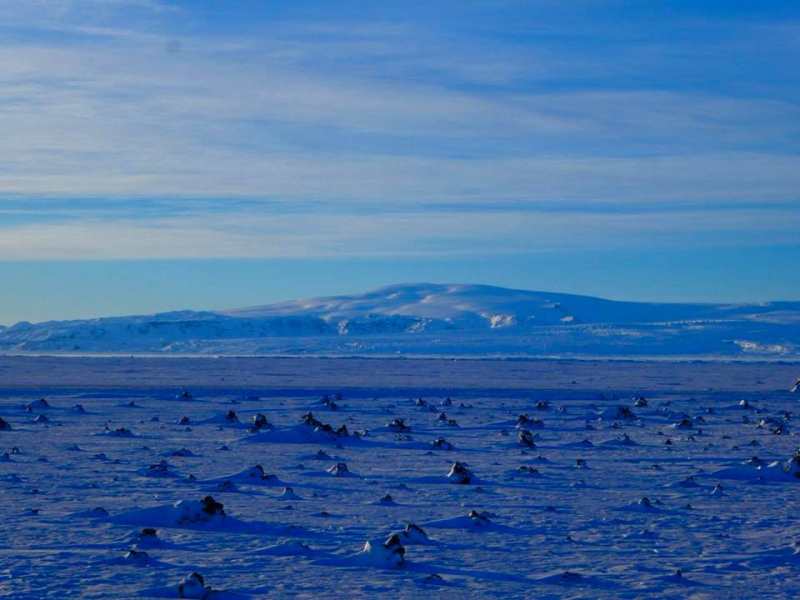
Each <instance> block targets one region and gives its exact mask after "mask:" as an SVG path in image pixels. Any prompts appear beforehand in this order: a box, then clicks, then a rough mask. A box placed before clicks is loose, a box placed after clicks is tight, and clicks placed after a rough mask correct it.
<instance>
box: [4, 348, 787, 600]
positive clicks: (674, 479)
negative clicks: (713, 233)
mask: <svg viewBox="0 0 800 600" xmlns="http://www.w3.org/2000/svg"><path fill="white" fill-rule="evenodd" d="M798 368H799V365H798V364H796V363H794V364H792V363H777V362H772V363H769V362H761V363H742V362H706V363H698V362H671V361H660V362H645V361H638V362H634V361H631V362H622V361H530V360H520V361H496V360H471V361H455V362H454V361H450V360H429V359H418V360H406V359H394V360H391V359H313V358H297V359H296V358H288V359H287V358H266V359H263V358H259V359H245V358H187V359H179V358H173V359H165V358H82V357H73V358H70V357H61V358H53V357H5V358H3V357H0V374H2V377H3V379H2V382H3V383H2V386H0V417H2V419H3V422H4V423H6V424H7V427H4V428H2V429H0V453H8V454H7V456H6V459H5V460H2V461H0V507H2V509H3V512H4V514H3V527H1V528H0V597H3V598H15V599H29V598H37V599H38V598H59V599H61V598H88V599H97V600H99V599H108V598H179V597H195V598H206V599H209V600H210V599H211V598H230V599H234V598H235V599H245V598H272V597H275V598H309V597H326V598H375V597H391V598H397V599H398V600H401V599H406V598H408V599H415V600H416V599H418V598H420V597H423V598H424V597H437V598H438V597H444V598H450V597H458V598H462V599H468V598H528V597H531V598H532V597H535V598H550V599H556V598H593V599H598V600H605V599H616V598H654V599H656V598H664V599H666V598H670V599H671V598H685V597H691V598H698V599H705V598H709V599H710V598H721V597H722V598H727V597H729V598H765V599H771V598H776V599H777V598H796V597H798V596H800V578H799V577H798V569H800V550H798V545H797V542H798V540H800V524H799V523H800V522H799V521H798V519H797V518H796V512H797V509H796V506H797V502H796V499H797V495H798V492H800V477H799V475H800V468H799V467H798V465H800V462H798V460H797V459H796V458H794V457H795V456H796V455H795V453H796V451H797V446H798V442H797V438H796V436H795V435H793V434H792V433H791V432H792V431H793V430H794V429H796V428H795V427H794V421H795V419H796V417H795V416H793V413H795V412H796V408H797V398H796V395H794V394H792V393H791V392H790V391H789V389H788V387H789V385H788V382H791V381H794V379H795V378H796V374H797V369H798ZM179 386H180V387H179ZM184 390H186V392H187V393H183V392H184ZM337 393H340V394H341V397H338V396H337ZM325 396H328V397H329V398H331V397H335V398H336V404H337V409H336V410H330V409H328V408H326V407H328V406H330V402H327V403H326V402H324V401H323V398H324V397H325ZM642 397H646V399H647V402H646V406H645V405H644V403H643V402H641V398H642ZM420 399H422V401H420ZM132 400H133V401H135V402H134V404H133V405H132V404H131V401H132ZM76 405H80V406H81V407H82V410H76V409H75V406H76ZM623 408H624V409H625V410H623ZM228 410H235V412H236V414H237V416H238V418H239V420H240V421H241V422H243V423H247V422H252V417H253V416H254V415H256V414H262V415H264V416H266V418H267V419H268V420H269V422H270V423H272V424H273V425H274V428H273V429H271V430H270V431H261V432H252V431H248V430H247V429H245V428H242V427H240V426H236V424H235V423H230V422H220V421H219V420H216V419H213V418H212V417H213V416H214V415H219V414H225V413H226V412H227V411H228ZM439 412H445V413H446V416H447V420H446V421H445V420H442V419H440V418H439ZM309 413H312V414H313V415H314V416H313V419H314V421H313V422H312V417H310V416H309ZM40 415H47V417H48V420H47V421H44V422H43V421H38V420H37V417H38V416H40ZM521 415H527V417H526V418H520V417H521ZM182 417H189V423H190V424H189V425H186V424H181V421H182ZM395 419H401V420H402V421H403V423H404V424H405V426H406V428H403V429H402V431H396V430H392V429H391V428H388V427H386V423H387V422H389V421H393V420H395ZM451 420H452V421H455V423H451V422H450V421H451ZM534 420H536V421H541V426H539V427H537V428H536V429H535V430H534V431H535V434H536V440H535V442H536V447H535V448H525V447H522V446H520V445H519V444H518V443H517V439H516V435H515V434H516V432H517V431H518V429H517V428H515V424H517V423H521V424H522V425H521V427H522V426H530V423H531V422H533V421H534ZM317 421H319V423H317ZM683 421H685V422H686V423H687V425H686V427H681V428H674V427H671V426H672V425H674V424H675V423H680V422H683ZM309 423H311V424H309ZM329 424H330V426H331V427H332V428H335V429H338V427H339V425H340V424H346V426H347V430H348V434H347V436H345V435H344V432H343V431H342V432H341V433H339V434H337V435H311V436H310V435H307V434H306V431H305V430H306V429H310V428H311V427H312V426H313V427H314V429H313V430H314V431H317V430H318V431H321V432H326V433H328V430H327V429H326V426H327V425H329ZM107 427H108V428H109V429H110V430H112V431H114V430H117V429H120V428H125V429H126V430H129V431H131V432H132V435H119V436H110V435H105V434H104V431H106V428H107ZM407 428H410V429H407ZM778 431H779V432H780V433H777V432H778ZM504 432H505V433H507V434H508V433H509V432H510V433H511V434H510V435H504ZM436 439H446V440H448V441H449V442H452V444H453V448H452V449H438V448H434V449H431V445H430V442H432V441H433V440H436ZM626 439H629V440H632V441H633V442H635V443H616V442H619V441H620V440H626ZM252 441H256V442H257V443H250V442H252ZM585 441H586V442H590V443H585ZM668 441H669V444H668V443H667V442H668ZM612 442H614V443H612ZM176 448H177V449H181V451H180V452H175V449H176ZM320 451H322V452H323V454H320V453H319V452H320ZM755 455H757V457H756V456H755ZM165 456H166V457H168V458H167V461H168V463H169V470H170V472H171V473H173V475H172V476H169V477H152V476H148V469H149V467H150V465H154V464H159V463H160V461H161V460H164V459H163V457H165ZM456 462H458V463H459V464H461V465H463V466H464V467H465V468H466V469H468V470H469V471H470V472H471V473H473V474H474V475H475V477H474V478H472V479H471V480H470V481H468V482H463V483H461V484H458V485H453V484H452V482H451V481H450V480H448V477H447V474H448V472H449V471H450V470H451V469H452V467H453V464H454V463H456ZM338 463H346V464H347V465H348V468H349V470H350V471H351V472H352V473H353V474H354V476H352V477H334V476H331V474H329V473H328V469H330V467H331V466H334V465H337V464H338ZM530 468H535V469H536V471H537V472H538V473H539V474H540V475H539V476H537V477H530V476H521V475H520V473H523V475H524V474H525V473H529V472H530V471H529V469H530ZM219 481H234V482H235V486H233V487H229V488H226V487H225V486H219V487H216V488H214V487H213V485H212V484H213V482H219ZM717 484H721V486H719V487H718V486H717ZM284 488H291V490H292V491H291V494H289V493H287V490H285V489H284ZM715 490H716V491H715ZM387 495H390V496H391V498H392V501H391V502H376V498H383V497H385V496H387ZM208 496H213V499H209V498H208ZM218 504H222V505H223V506H224V511H223V510H222V508H221V507H219V506H218ZM409 523H413V524H414V526H411V525H409ZM132 550H135V551H133V552H132ZM678 570H680V572H679V571H678Z"/></svg>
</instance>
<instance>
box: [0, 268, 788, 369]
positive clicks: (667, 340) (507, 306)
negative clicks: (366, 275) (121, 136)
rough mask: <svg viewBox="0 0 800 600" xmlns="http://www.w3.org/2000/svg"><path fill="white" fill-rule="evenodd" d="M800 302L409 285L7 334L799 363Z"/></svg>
mask: <svg viewBox="0 0 800 600" xmlns="http://www.w3.org/2000/svg"><path fill="white" fill-rule="evenodd" d="M798 340H800V302H765V303H761V304H664V303H641V302H614V301H610V300H603V299H600V298H592V297H587V296H575V295H570V294H556V293H548V292H531V291H525V290H512V289H506V288H499V287H492V286H482V285H444V284H427V283H421V284H402V285H394V286H390V287H385V288H380V289H378V290H374V291H371V292H365V293H360V294H352V295H347V296H334V297H325V298H312V299H308V300H298V301H295V302H286V303H280V304H271V305H266V306H257V307H251V308H244V309H236V310H220V311H213V312H209V311H206V312H196V311H188V310H187V311H180V312H171V313H161V314H156V315H145V316H133V317H113V318H101V319H90V320H80V321H54V322H46V323H38V324H31V323H27V322H23V323H18V324H16V325H14V326H12V327H7V328H2V327H0V352H4V353H11V354H17V353H39V354H41V353H79V354H95V353H159V354H173V355H174V354H214V355H239V356H244V355H311V356H319V355H331V356H353V355H369V356H376V355H384V356H386V355H395V354H401V355H408V356H425V355H427V356H480V357H485V356H528V357H541V356H578V357H586V356H619V357H625V356H637V357H674V356H681V357H714V356H724V357H755V358H762V359H763V358H778V359H780V358H791V357H800V342H798Z"/></svg>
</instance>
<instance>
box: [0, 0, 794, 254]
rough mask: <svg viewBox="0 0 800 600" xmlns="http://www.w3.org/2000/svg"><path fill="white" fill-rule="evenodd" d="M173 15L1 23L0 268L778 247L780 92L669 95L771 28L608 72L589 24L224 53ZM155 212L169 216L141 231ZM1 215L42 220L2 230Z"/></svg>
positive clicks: (112, 14)
mask: <svg viewBox="0 0 800 600" xmlns="http://www.w3.org/2000/svg"><path fill="white" fill-rule="evenodd" d="M553 6H555V5H550V6H549V9H548V10H554V9H553ZM243 10H244V5H243ZM195 13H196V11H195V9H194V7H193V6H192V5H191V4H188V3H187V4H181V5H179V4H178V3H173V2H158V1H156V0H140V1H136V0H59V1H56V0H50V1H47V0H36V1H33V2H30V3H12V2H7V3H0V18H2V20H3V25H1V26H0V27H1V28H2V30H3V31H4V32H7V33H9V34H10V35H8V36H4V38H3V39H4V41H0V131H2V133H3V135H2V136H0V259H7V260H12V259H25V258H61V257H69V258H87V257H96V256H98V255H100V256H104V257H107V258H157V257H158V258H160V257H197V256H217V257H229V256H237V257H257V256H277V255H293V256H318V255H337V254H338V255H350V254H358V253H359V252H360V253H369V254H374V253H386V254H392V255H413V254H419V253H453V254H457V253H465V252H470V251H475V249H476V248H477V247H479V248H480V249H481V250H485V251H493V250H497V249H504V250H508V249H509V248H517V249H519V250H521V251H538V250H542V249H547V248H552V247H557V246H560V245H564V244H572V245H584V246H586V247H590V246H592V247H593V246H597V245H603V244H606V245H608V244H614V243H620V241H619V240H612V235H617V236H624V239H625V240H627V241H628V242H629V243H634V242H635V241H636V240H643V239H650V240H652V239H653V237H654V236H658V237H661V238H663V239H668V240H672V241H674V240H676V239H678V237H679V236H680V235H681V232H682V231H684V232H685V231H689V233H688V234H686V235H693V236H694V238H695V239H701V238H702V239H703V240H706V241H709V242H710V241H714V240H718V241H719V240H722V241H724V242H725V243H731V241H732V240H734V239H735V238H736V237H737V236H739V237H741V234H742V233H743V232H745V231H747V228H746V225H748V224H749V225H750V226H752V227H753V228H754V230H755V231H756V232H768V233H769V235H772V236H774V237H777V238H781V239H784V238H789V236H790V235H791V233H792V231H793V228H795V229H794V231H796V227H797V223H796V219H794V218H793V217H792V216H791V215H792V212H791V209H792V208H795V207H796V206H797V204H798V195H797V190H798V189H800V154H799V153H798V150H799V149H800V148H798V142H797V140H798V135H799V134H800V107H798V103H797V101H796V98H794V97H793V96H792V87H791V85H792V84H791V83H786V84H782V83H781V82H780V80H779V78H775V77H767V76H766V75H765V79H764V80H753V81H754V85H755V84H758V85H757V86H755V87H757V89H758V93H753V94H749V95H748V94H743V93H741V92H740V91H738V90H739V86H738V85H736V84H734V83H733V82H730V77H728V79H726V82H729V83H730V85H726V84H725V82H723V83H720V82H717V84H716V85H708V86H695V87H694V88H693V89H691V91H690V90H688V89H687V88H686V86H684V85H682V82H681V81H680V78H679V77H676V76H675V73H676V72H679V71H680V68H681V65H683V67H684V69H685V70H686V72H694V70H695V68H696V67H695V65H693V63H694V62H701V63H702V62H703V61H711V64H715V65H716V64H719V63H718V59H719V57H720V56H723V55H724V52H722V51H721V49H723V48H725V47H737V48H738V47H741V45H743V43H744V41H748V40H749V39H750V36H752V35H757V33H754V32H757V31H758V28H765V27H769V26H771V25H770V24H769V23H766V24H765V23H761V22H753V23H751V24H742V23H739V24H737V27H736V28H734V30H733V31H734V34H732V36H733V38H732V39H728V40H719V39H716V38H715V39H709V40H697V42H696V43H686V44H685V45H682V46H680V48H681V51H679V50H678V49H677V47H676V46H674V44H673V43H672V41H671V40H670V39H669V36H667V35H666V34H664V35H656V34H654V35H655V37H656V38H658V39H647V38H646V37H643V38H642V39H639V40H637V39H628V40H627V41H628V43H627V45H626V46H625V48H624V51H623V49H621V48H618V47H616V46H614V45H613V44H611V45H603V43H602V40H600V41H598V40H597V35H598V34H597V32H593V31H592V29H591V27H589V25H590V24H591V23H590V22H589V21H588V20H587V21H586V22H583V23H582V24H580V25H579V26H577V27H576V28H573V29H570V30H569V31H570V33H569V34H567V33H565V31H566V30H565V29H564V28H563V27H558V26H557V25H555V24H552V23H551V24H550V25H549V26H547V27H545V26H542V27H544V28H543V29H541V30H539V29H536V30H530V31H529V32H528V33H529V35H527V36H526V35H523V34H519V35H518V36H513V35H512V36H507V37H506V38H498V37H496V36H495V37H492V36H491V35H490V34H489V33H486V31H484V32H483V35H465V34H464V32H463V31H461V30H460V29H459V27H458V26H454V27H453V29H452V30H444V31H437V30H436V28H432V27H430V26H429V25H428V24H426V23H424V22H420V21H419V20H414V19H413V18H412V16H411V15H410V16H409V18H408V19H405V20H395V21H384V20H372V21H369V20H366V21H365V20H361V21H359V22H357V23H356V22H346V26H344V24H343V23H342V22H339V21H335V20H326V19H324V18H320V17H319V16H318V15H314V16H313V17H310V18H307V19H297V18H295V19H291V20H286V21H282V22H279V23H276V22H273V21H270V20H269V19H263V20H261V21H258V20H257V19H256V22H254V23H251V24H249V26H248V27H247V28H243V31H244V32H237V33H236V34H235V35H234V34H233V33H231V29H233V30H234V31H236V28H226V27H224V26H222V25H220V26H218V27H216V28H215V27H213V26H207V25H203V23H202V20H201V19H200V17H199V16H198V15H197V14H195ZM132 15H133V17H132ZM542 22H545V21H542ZM685 25H686V27H690V28H691V30H692V31H695V32H698V31H702V30H703V29H702V27H703V23H702V22H701V23H699V24H698V22H696V21H691V22H689V23H687V24H685ZM462 26H463V24H462ZM705 26H706V27H708V23H705ZM472 27H473V28H474V27H478V25H477V24H473V25H472ZM576 32H577V33H576ZM581 32H583V33H581ZM656 33H658V32H656ZM581 35H583V36H584V37H583V38H582V40H583V41H582V44H580V43H574V42H575V38H576V36H578V37H580V36H581ZM620 35H627V34H622V33H620ZM712 37H714V36H712ZM784 37H786V38H787V40H786V41H784V42H780V41H776V40H772V41H771V42H770V43H771V46H770V48H771V52H772V53H777V52H779V50H780V48H782V47H783V48H787V47H788V45H790V43H791V41H790V39H789V38H790V37H791V36H784ZM637 50H638V52H637ZM712 50H713V51H712ZM599 51H606V52H608V55H609V56H610V57H611V59H612V60H603V59H602V58H598V52H599ZM681 52H683V55H681ZM709 57H710V58H709ZM741 60H742V62H743V63H744V64H743V65H742V71H743V72H747V73H748V77H750V78H751V79H752V78H753V77H756V76H755V75H753V74H752V69H751V68H750V67H752V61H751V60H750V59H748V57H746V56H743V57H742V58H741ZM769 66H770V68H772V66H773V63H772V62H770V65H769ZM775 68H778V67H775ZM658 69H662V70H663V73H662V76H661V78H660V79H659V78H658V77H656V76H655V75H653V74H652V73H653V72H654V71H657V70H658ZM767 71H769V72H771V70H770V69H767ZM53 198H62V199H68V200H69V201H70V202H71V205H70V206H66V207H61V208H60V209H58V210H55V209H53V208H52V206H51V205H48V204H47V203H48V202H50V201H52V199H53ZM82 198H83V199H87V198H88V199H93V200H92V201H93V202H94V203H95V204H94V206H93V208H92V210H91V211H88V212H87V210H86V204H85V202H82V201H81V200H80V199H82ZM157 199H165V200H168V202H169V203H174V204H177V205H180V204H181V202H183V203H184V204H185V207H184V208H183V209H181V210H178V211H176V214H160V213H157V212H149V211H151V210H152V206H153V204H152V203H153V202H154V201H155V200H157ZM197 199H204V201H203V202H196V200H197ZM21 202H23V203H27V204H29V205H30V206H31V207H35V206H36V205H37V204H39V206H40V208H39V209H35V208H34V209H33V210H32V211H31V212H28V213H26V215H27V216H25V217H23V216H21V215H22V212H21V211H20V209H19V207H20V203H21ZM241 202H244V203H245V205H246V210H242V208H241V206H239V205H238V204H237V203H241ZM148 203H150V204H148ZM671 204H672V205H676V206H678V207H680V206H691V205H694V206H699V207H703V208H705V209H707V210H693V211H683V212H682V211H681V210H680V208H678V209H677V210H670V209H669V206H670V205H671ZM431 205H435V208H434V209H429V210H426V209H425V207H426V206H431ZM510 205H511V206H513V207H514V208H513V210H509V209H508V207H509V206H510ZM761 205H763V208H759V206H761ZM121 206H122V207H124V209H122V213H121V212H120V211H121V208H120V207H121ZM558 206H563V211H561V212H560V213H559V211H558ZM654 206H655V207H658V208H657V209H656V210H652V209H648V208H647V207H654ZM4 207H5V208H6V212H2V211H3V210H4ZM222 207H225V210H220V209H221V208H222ZM298 207H306V208H308V210H300V211H298V210H297V208H298ZM309 207H310V208H309ZM581 207H583V210H581ZM731 207H733V208H731ZM737 207H738V208H737ZM545 208H546V210H545ZM622 208H624V211H623V210H622ZM9 209H10V210H9ZM137 211H139V212H141V213H142V214H143V215H145V216H144V217H139V218H132V217H131V216H130V213H136V212H137ZM226 211H227V212H229V213H230V214H229V215H228V217H227V218H222V216H221V215H220V213H221V212H226ZM125 212H127V213H129V214H127V215H126V214H124V213H125ZM12 214H13V215H15V216H14V218H11V216H10V215H12ZM3 215H6V217H5V218H4V216H3ZM654 215H655V216H654ZM689 215H691V216H689ZM659 232H661V233H659ZM759 235H760V234H759ZM759 235H755V236H754V238H753V239H761V238H759ZM765 235H766V233H765ZM684 239H687V238H684Z"/></svg>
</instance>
